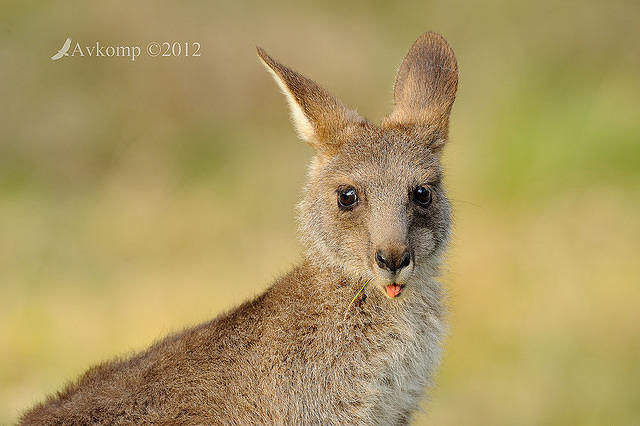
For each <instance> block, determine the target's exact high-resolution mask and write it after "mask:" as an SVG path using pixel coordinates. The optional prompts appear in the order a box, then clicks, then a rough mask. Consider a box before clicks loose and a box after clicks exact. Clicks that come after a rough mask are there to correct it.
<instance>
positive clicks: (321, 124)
mask: <svg viewBox="0 0 640 426" xmlns="http://www.w3.org/2000/svg"><path fill="white" fill-rule="evenodd" d="M257 50H258V56H259V57H260V59H261V60H262V63H263V64H264V66H265V67H266V68H267V70H268V71H269V72H270V73H271V75H273V78H274V79H275V80H276V83H278V86H280V89H282V92H283V93H284V94H285V96H286V97H287V100H288V101H289V107H290V108H291V117H292V119H293V123H294V125H295V127H296V130H297V131H298V134H299V135H300V138H302V139H303V140H305V141H307V142H309V143H310V144H311V145H312V146H313V147H314V148H316V149H318V150H319V151H320V152H322V153H325V154H332V153H335V151H336V150H337V149H338V148H339V146H340V145H341V144H342V142H343V141H344V140H345V137H346V136H347V134H348V132H349V131H350V130H352V129H354V128H357V127H362V126H364V125H366V123H367V120H365V119H364V118H362V117H360V116H359V115H358V113H357V112H355V111H353V110H350V109H348V108H347V107H345V106H344V105H343V104H342V103H341V102H339V101H338V100H337V99H335V98H334V97H333V96H331V95H330V94H329V92H327V91H326V90H325V89H323V88H322V87H320V85H318V84H317V83H316V82H315V81H313V80H310V79H308V78H306V77H305V76H303V75H301V74H299V73H297V72H295V71H293V70H292V69H290V68H288V67H286V66H284V65H282V64H280V63H278V62H276V61H275V60H274V59H273V58H271V57H270V56H269V55H268V54H267V52H265V51H264V50H263V49H262V48H260V47H258V48H257Z"/></svg>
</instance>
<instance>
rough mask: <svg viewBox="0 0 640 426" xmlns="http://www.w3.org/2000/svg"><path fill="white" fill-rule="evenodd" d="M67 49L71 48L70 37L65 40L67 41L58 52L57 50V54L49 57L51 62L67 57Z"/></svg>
mask: <svg viewBox="0 0 640 426" xmlns="http://www.w3.org/2000/svg"><path fill="white" fill-rule="evenodd" d="M69 47H71V37H69V38H67V40H66V41H65V42H64V44H63V45H62V48H60V50H58V53H56V54H55V55H53V56H52V57H51V60H52V61H57V60H58V59H60V58H62V57H63V56H69V54H68V53H67V52H68V51H69Z"/></svg>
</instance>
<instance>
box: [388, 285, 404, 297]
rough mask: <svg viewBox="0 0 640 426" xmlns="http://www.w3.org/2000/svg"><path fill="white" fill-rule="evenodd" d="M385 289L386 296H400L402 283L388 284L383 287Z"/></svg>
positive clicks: (402, 287)
mask: <svg viewBox="0 0 640 426" xmlns="http://www.w3.org/2000/svg"><path fill="white" fill-rule="evenodd" d="M385 290H387V296H389V297H390V298H391V299H393V298H395V297H398V296H400V293H402V290H404V284H396V283H393V284H389V285H388V286H386V287H385Z"/></svg>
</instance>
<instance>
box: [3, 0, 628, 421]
mask: <svg viewBox="0 0 640 426" xmlns="http://www.w3.org/2000/svg"><path fill="white" fill-rule="evenodd" d="M638 16H640V6H639V4H638V3H637V2H634V1H613V2H604V1H600V2H578V1H568V2H563V3H556V2H551V1H549V0H543V1H539V2H535V3H534V2H507V1H490V2H483V3H469V2H463V1H460V0H455V1H449V2H444V1H439V2H413V3H412V2H403V3H399V2H396V3H391V2H382V1H374V2H364V1H360V2H350V3H343V2H337V1H331V2H323V3H319V2H318V3H313V4H304V5H302V4H295V6H294V5H293V4H289V3H286V2H271V3H269V4H268V5H267V4H263V3H258V2H247V3H243V4H234V3H231V2H213V3H205V2H193V3H184V4H180V5H178V4H175V5H166V4H165V5H160V4H158V3H154V2H150V1H143V2H136V3H135V5H134V4H132V3H125V2H109V3H96V2H86V3H85V2H77V1H72V2H64V3H54V2H18V1H8V2H3V3H2V4H0V64H2V65H1V66H0V81H2V83H0V98H1V99H2V102H0V271H2V272H0V423H1V424H5V423H8V422H12V421H14V420H15V419H16V418H17V416H18V414H19V413H20V412H21V411H22V410H24V409H25V408H26V407H28V406H29V405H31V404H33V403H34V402H35V401H37V400H40V399H42V397H43V395H44V394H45V393H46V392H51V391H53V390H55V389H57V388H59V387H60V386H61V385H62V384H63V383H64V382H65V381H66V380H68V379H70V378H72V377H74V376H75V375H77V374H79V373H81V372H82V371H83V370H85V369H86V368H87V367H88V366H89V365H91V364H94V363H95V362H97V361H98V360H103V359H108V358H111V357H113V356H114V355H116V354H121V353H125V352H127V351H132V350H139V349H141V348H143V347H145V346H146V345H148V344H149V343H150V342H152V341H153V340H154V339H157V338H158V337H160V336H162V335H163V334H165V333H167V332H169V331H171V330H175V329H178V328H181V327H183V326H185V325H188V324H194V323H197V322H199V321H203V320H205V319H207V318H210V317H212V316H214V315H216V314H217V313H219V312H221V311H223V310H225V309H228V308H230V307H232V306H233V305H234V304H237V303H239V302H240V301H242V300H244V299H246V298H247V297H250V296H251V295H253V294H256V293H258V292H260V291H261V290H262V289H264V288H265V287H266V286H267V285H268V283H269V280H270V279H271V278H273V277H275V276H276V275H277V274H279V273H282V272H284V271H286V270H287V269H288V268H289V267H290V266H291V265H292V264H293V263H295V261H296V260H297V259H298V256H299V254H298V253H299V246H298V245H297V244H296V241H295V220H294V206H295V204H296V202H297V200H298V199H299V197H300V187H301V185H302V184H303V182H304V173H305V167H306V166H305V164H306V162H307V161H308V159H309V158H310V155H311V150H310V149H309V148H307V147H306V146H304V144H302V143H301V142H299V141H297V140H296V138H295V136H294V132H293V131H292V130H291V128H290V125H289V123H288V117H287V111H286V106H285V102H284V100H283V99H282V98H281V95H280V94H279V93H278V90H277V89H276V87H275V86H274V84H273V83H272V81H270V77H269V76H268V75H267V74H266V73H265V72H264V70H263V69H262V67H261V66H260V65H259V64H258V62H257V60H256V58H255V53H254V47H255V45H261V46H263V47H265V48H267V49H268V50H269V52H270V53H272V54H273V55H274V56H275V57H277V58H280V59H281V60H282V61H283V62H285V63H287V64H290V65H291V66H293V67H294V68H296V69H299V70H301V71H303V72H305V73H307V74H308V75H310V76H311V77H313V78H315V79H317V80H318V81H319V82H321V83H322V84H323V85H325V86H326V87H327V88H329V89H330V90H332V91H333V92H334V93H335V94H336V95H337V96H339V97H340V98H341V99H342V100H343V101H344V102H345V103H347V104H348V105H352V106H354V107H357V108H358V110H359V111H360V112H361V113H363V114H365V115H366V116H368V117H370V118H371V119H373V120H379V119H380V118H381V117H382V116H384V114H386V113H387V112H388V111H389V109H390V97H391V87H392V81H393V77H394V73H395V69H396V67H397V66H398V64H399V63H400V61H401V59H402V56H403V55H404V53H405V51H406V49H407V48H408V47H409V45H410V43H411V42H412V41H413V40H414V39H415V38H416V37H417V36H418V35H419V34H420V33H421V32H423V31H425V30H436V31H439V32H441V33H443V34H444V35H445V36H446V37H447V39H448V40H449V41H450V43H451V44H452V46H453V47H454V49H455V51H456V54H457V56H458V60H459V63H460V81H461V84H460V90H459V94H458V100H457V101H456V105H455V107H454V113H453V117H452V129H451V144H450V146H449V147H448V149H447V153H446V157H445V163H446V167H447V171H448V184H449V187H450V194H451V197H452V199H453V200H454V205H455V209H456V236H455V239H454V243H453V246H452V249H451V251H450V255H449V268H448V272H447V273H446V276H445V282H446V284H447V286H448V288H449V289H450V306H451V315H450V318H451V336H450V338H449V341H448V345H447V352H446V356H445V359H444V364H443V368H442V371H441V373H440V376H439V380H438V384H437V388H436V389H435V390H434V392H433V395H432V401H431V402H430V403H429V404H426V405H425V408H426V413H425V414H423V415H422V416H421V417H420V419H419V422H421V423H424V424H427V423H429V424H505V425H507V424H509V425H510V424H519V425H528V424H531V425H534V424H535V425H539V424H549V425H552V424H594V425H596V424H634V423H637V422H638V419H639V418H640V409H639V408H638V407H640V393H639V392H638V383H640V369H639V368H638V365H640V339H638V336H639V335H640V320H639V319H638V312H639V309H640V297H639V296H640V294H639V293H640V292H639V290H638V288H637V285H638V277H639V276H640V267H639V266H638V262H637V253H638V241H640V222H639V221H638V217H640V197H639V196H638V194H640V192H639V189H640V120H638V118H639V116H640V114H639V113H640V83H639V80H638V69H640V47H639V45H638V40H640V30H639V27H638V25H637V23H636V21H637V18H638ZM67 36H71V37H73V39H74V41H75V40H78V41H80V42H81V43H82V44H90V43H94V42H95V41H98V40H99V41H100V42H101V43H104V44H141V45H143V46H144V45H145V44H146V43H147V42H149V41H152V40H156V41H164V40H170V41H173V40H181V41H188V40H194V41H199V42H200V43H201V44H202V57H200V58H176V59H173V58H155V59H152V58H145V57H141V58H139V60H137V61H136V62H135V63H131V62H129V61H126V60H117V59H114V58H111V59H110V58H64V59H63V60H61V61H57V62H51V61H50V60H49V57H50V56H51V55H52V54H53V53H54V52H55V51H56V50H57V49H58V48H59V46H60V45H61V44H62V42H63V41H64V39H65V38H66V37H67ZM231 265H232V266H231Z"/></svg>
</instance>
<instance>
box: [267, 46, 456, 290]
mask: <svg viewBox="0 0 640 426" xmlns="http://www.w3.org/2000/svg"><path fill="white" fill-rule="evenodd" d="M258 55H259V56H260V58H261V60H262V61H263V62H264V64H265V66H266V67H267V69H268V70H269V71H270V72H271V73H272V75H273V77H274V78H275V80H276V82H277V83H278V85H279V86H280V88H281V89H282V91H283V92H284V94H285V95H286V97H287V100H288V101H289V105H290V108H291V114H292V117H293V122H294V124H295V127H296V129H297V131H298V133H299V134H300V137H301V138H302V139H304V140H306V141H307V142H309V143H310V144H311V145H312V146H313V147H314V148H315V149H316V156H315V157H314V159H313V161H312V164H311V167H310V172H309V182H308V184H307V186H306V190H305V196H304V199H303V201H302V202H301V203H300V206H299V209H300V225H301V234H302V240H303V242H304V244H305V246H306V257H307V258H308V260H309V261H311V262H313V263H315V264H316V265H317V266H319V267H332V268H335V267H338V268H341V269H342V270H343V271H344V273H345V274H346V275H347V276H349V277H353V278H354V279H358V280H368V279H372V280H373V281H372V282H373V283H376V284H377V287H379V288H381V289H383V290H386V292H385V293H386V294H387V296H389V297H392V298H393V297H396V296H398V295H399V294H400V292H401V291H402V289H403V288H404V287H405V285H410V284H413V283H418V282H419V281H420V279H416V277H421V276H422V277H424V274H433V273H435V271H436V269H437V266H438V264H439V259H440V255H441V253H442V251H443V249H444V247H445V246H446V243H447V240H448V235H449V233H450V227H451V219H450V207H449V202H448V200H447V197H446V194H445V190H444V188H443V185H442V170H441V167H440V153H441V151H442V148H443V146H444V144H445V142H446V139H447V130H448V122H449V113H450V111H451V106H452V105H453V101H454V99H455V94H456V90H457V84H458V68H457V63H456V59H455V56H454V54H453V51H452V50H451V48H450V47H449V45H448V44H447V42H446V41H445V40H444V39H443V38H442V37H441V36H440V35H438V34H435V33H425V34H423V35H422V36H421V37H420V38H418V40H417V41H416V42H415V43H414V44H413V46H412V47H411V49H410V50H409V52H408V53H407V55H406V56H405V58H404V60H403V62H402V65H401V66H400V69H399V71H398V75H397V77H396V81H395V85H394V108H393V111H392V112H391V114H390V115H389V116H388V117H386V118H385V119H384V120H383V122H382V124H381V125H379V126H377V125H374V124H372V123H371V122H369V121H367V120H366V119H365V118H363V117H361V116H360V115H358V113H357V112H355V111H354V110H351V109H348V108H347V107H345V106H344V105H343V104H342V103H340V102H339V101H338V100H336V99H335V98H334V97H333V96H331V95H330V94H329V93H328V92H327V91H326V90H325V89H323V88H322V87H320V86H319V85H318V84H317V83H315V82H314V81H312V80H310V79H308V78H306V77H304V76H303V75H301V74H299V73H297V72H295V71H293V70H291V69H289V68H288V67H286V66H284V65H282V64H280V63H278V62H276V61H275V60H274V59H272V58H271V57H270V56H269V55H267V53H266V52H265V51H264V50H262V49H260V48H258Z"/></svg>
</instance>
